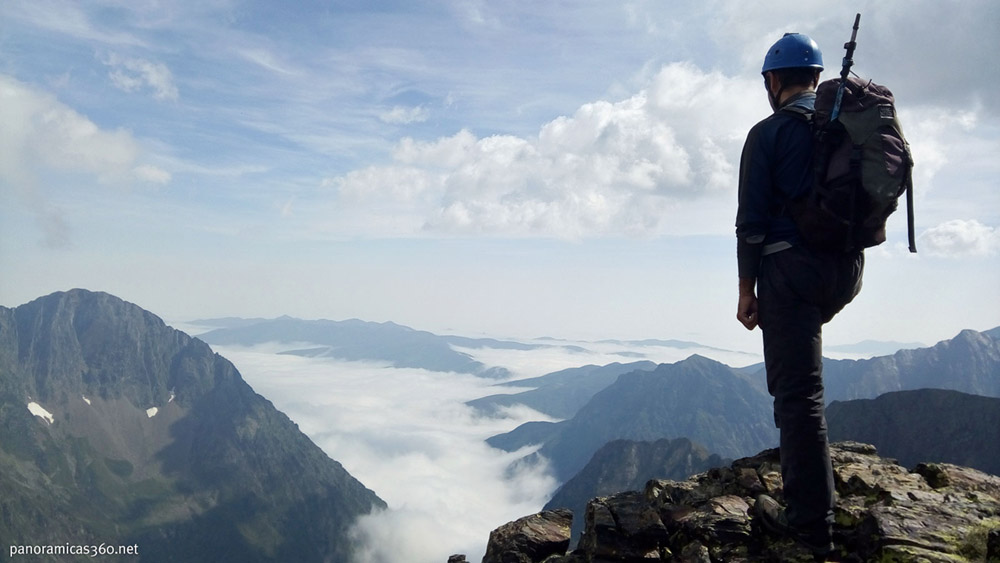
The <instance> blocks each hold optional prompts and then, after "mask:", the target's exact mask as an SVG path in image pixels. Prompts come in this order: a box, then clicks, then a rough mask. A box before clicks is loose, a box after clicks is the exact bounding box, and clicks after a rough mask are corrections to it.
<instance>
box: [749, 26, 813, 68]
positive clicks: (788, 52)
mask: <svg viewBox="0 0 1000 563" xmlns="http://www.w3.org/2000/svg"><path fill="white" fill-rule="evenodd" d="M802 67H808V68H815V69H816V70H823V53H821V52H820V50H819V45H817V44H816V42H815V41H813V40H812V39H810V38H809V36H808V35H803V34H801V33H786V34H785V35H784V37H782V38H781V39H779V40H778V41H777V42H776V43H775V44H774V45H771V48H770V49H768V50H767V55H765V56H764V66H763V68H761V69H760V73H761V74H764V73H765V72H767V71H769V70H776V69H779V68H802Z"/></svg>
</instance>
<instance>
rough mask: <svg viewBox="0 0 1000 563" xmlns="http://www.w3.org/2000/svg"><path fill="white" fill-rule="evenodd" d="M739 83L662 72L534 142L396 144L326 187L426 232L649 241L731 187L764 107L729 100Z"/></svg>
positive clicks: (685, 67) (588, 107) (668, 69)
mask: <svg viewBox="0 0 1000 563" xmlns="http://www.w3.org/2000/svg"><path fill="white" fill-rule="evenodd" d="M744 82H745V81H744V80H743V79H738V78H731V77H727V76H724V75H722V74H720V73H706V72H703V71H702V70H700V69H699V68H697V67H695V66H693V65H690V64H671V65H667V66H665V67H663V68H662V69H661V70H660V72H659V73H658V74H656V76H654V77H653V78H652V80H651V81H650V83H649V84H648V86H647V87H646V88H644V89H642V90H641V91H640V92H638V93H637V94H635V95H633V96H631V97H628V98H626V99H623V100H621V101H618V102H610V101H603V100H602V101H596V102H592V103H588V104H585V105H583V106H581V107H580V108H579V109H578V110H577V111H576V112H575V113H574V114H573V115H571V116H562V117H558V118H556V119H553V120H552V121H550V122H548V123H546V124H544V125H543V126H542V127H541V128H540V130H539V132H538V135H537V136H536V137H526V138H525V137H518V136H513V135H492V136H486V137H477V136H476V135H474V134H473V133H472V132H470V131H468V130H462V131H459V132H458V133H456V134H454V135H452V136H450V137H442V138H439V139H436V140H430V141H418V140H414V139H403V140H402V141H400V142H399V144H398V145H397V147H396V150H395V151H394V153H393V161H392V162H391V163H389V164H387V165H381V166H372V167H368V168H365V169H361V170H355V171H352V172H349V173H347V174H344V175H342V176H339V177H337V178H333V179H330V180H329V181H328V182H327V184H328V185H333V186H335V187H336V188H337V189H338V191H339V194H340V196H341V198H342V201H344V202H347V203H349V204H351V205H355V206H359V207H360V208H362V210H367V211H368V212H372V213H375V214H377V213H379V211H377V210H375V207H377V206H381V207H383V208H385V209H388V207H387V206H386V203H385V202H387V201H391V202H393V203H392V206H391V208H392V209H393V211H394V212H396V213H399V211H400V207H401V206H402V207H405V210H406V213H408V214H409V215H410V216H411V217H419V218H420V221H413V223H414V224H420V225H422V229H423V230H424V231H428V232H432V233H453V234H463V235H470V234H471V235H498V236H545V237H555V238H565V239H578V238H586V237H590V236H602V235H608V234H611V235H616V234H626V235H630V236H649V235H654V234H657V233H658V232H660V231H662V230H663V229H664V228H665V226H667V225H669V224H670V223H672V222H673V221H678V220H683V215H684V214H685V211H684V209H685V205H687V206H688V207H690V206H691V205H692V204H693V202H696V201H704V200H705V199H706V198H713V197H717V196H719V195H725V194H731V192H732V190H734V189H735V185H736V172H735V170H736V168H737V166H738V159H739V150H740V147H741V146H742V142H743V138H744V135H745V134H746V130H747V129H748V128H749V126H750V125H751V124H752V123H753V122H754V121H755V120H756V119H758V118H760V117H763V115H756V113H759V111H760V105H761V104H762V103H763V102H762V101H760V100H756V101H760V104H755V100H754V99H753V98H748V97H747V96H740V95H734V93H735V92H743V91H746V88H747V85H746V84H744ZM762 99H763V98H762V97H761V100H762ZM721 114H724V115H725V119H720V115H721ZM725 221H729V217H728V216H727V217H726V218H725Z"/></svg>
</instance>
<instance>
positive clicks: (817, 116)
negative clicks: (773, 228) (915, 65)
mask: <svg viewBox="0 0 1000 563" xmlns="http://www.w3.org/2000/svg"><path fill="white" fill-rule="evenodd" d="M840 82H841V79H839V78H835V79H832V80H827V81H825V82H823V83H821V84H820V85H819V87H818V88H817V89H816V110H815V112H814V113H808V110H805V109H803V108H797V107H788V108H786V109H785V111H789V112H792V113H795V114H797V115H800V116H801V117H802V118H804V119H806V120H807V121H809V122H810V123H811V126H812V130H813V175H814V178H813V186H812V189H811V190H810V191H809V192H808V193H807V194H806V195H804V196H802V197H801V198H798V199H796V200H794V201H791V202H789V204H788V212H789V214H790V215H791V216H792V218H793V219H794V220H795V223H796V226H797V227H798V230H799V233H800V234H801V235H802V237H803V239H805V242H806V244H807V245H808V246H809V247H811V248H813V249H815V250H821V251H827V252H851V251H857V250H862V249H864V248H868V247H871V246H875V245H878V244H881V243H883V242H885V240H886V232H885V224H886V220H887V219H888V217H889V215H890V214H892V212H894V211H895V210H896V208H897V207H898V200H899V197H900V196H902V195H903V193H904V192H905V193H906V200H907V226H908V232H909V244H910V252H916V251H917V249H916V243H915V241H914V235H913V182H912V174H911V171H912V168H913V157H912V155H911V153H910V145H909V143H907V142H906V138H905V137H903V132H902V129H901V127H900V124H899V120H898V119H897V117H896V107H895V105H894V100H893V97H892V92H890V91H889V89H888V88H886V87H884V86H879V85H878V84H875V83H873V82H870V81H868V82H865V81H862V80H861V79H858V78H855V77H849V78H848V79H847V83H846V84H845V87H844V89H843V96H842V99H841V106H840V108H839V115H838V116H837V117H836V118H835V119H832V120H831V118H830V116H831V113H832V111H833V107H834V104H835V103H836V101H835V100H836V97H837V90H838V88H839V86H840Z"/></svg>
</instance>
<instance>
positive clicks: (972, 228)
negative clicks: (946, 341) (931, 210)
mask: <svg viewBox="0 0 1000 563" xmlns="http://www.w3.org/2000/svg"><path fill="white" fill-rule="evenodd" d="M920 240H921V242H922V244H923V246H924V248H926V249H927V252H928V253H929V254H932V255H935V256H949V257H959V256H992V255H995V254H997V253H998V252H1000V229H998V228H996V227H990V226H987V225H984V224H982V223H980V222H979V221H976V220H975V219H971V220H962V219H956V220H954V221H948V222H946V223H942V224H940V225H938V226H936V227H933V228H931V229H928V230H927V231H925V232H924V233H923V234H922V235H920Z"/></svg>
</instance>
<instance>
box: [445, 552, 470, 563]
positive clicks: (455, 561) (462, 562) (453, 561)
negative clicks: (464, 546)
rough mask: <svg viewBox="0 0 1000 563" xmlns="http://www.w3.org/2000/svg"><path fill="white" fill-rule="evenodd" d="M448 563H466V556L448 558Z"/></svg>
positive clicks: (461, 554) (458, 555)
mask: <svg viewBox="0 0 1000 563" xmlns="http://www.w3.org/2000/svg"><path fill="white" fill-rule="evenodd" d="M448 563H466V559H465V554H463V553H458V554H456V555H452V556H451V557H449V558H448Z"/></svg>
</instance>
